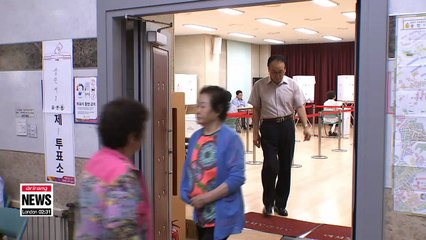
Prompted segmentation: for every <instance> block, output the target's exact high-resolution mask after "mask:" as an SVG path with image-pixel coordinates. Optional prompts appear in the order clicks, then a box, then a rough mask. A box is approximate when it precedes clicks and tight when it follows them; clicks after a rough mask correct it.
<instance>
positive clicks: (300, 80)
mask: <svg viewBox="0 0 426 240" xmlns="http://www.w3.org/2000/svg"><path fill="white" fill-rule="evenodd" d="M293 80H295V81H296V82H297V84H298V85H299V87H300V89H301V90H302V92H303V95H304V97H305V100H306V103H313V102H314V99H315V76H293Z"/></svg>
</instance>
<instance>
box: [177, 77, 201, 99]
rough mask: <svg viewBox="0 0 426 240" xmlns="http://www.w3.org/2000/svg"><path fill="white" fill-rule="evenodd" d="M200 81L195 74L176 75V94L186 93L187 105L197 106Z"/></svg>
mask: <svg viewBox="0 0 426 240" xmlns="http://www.w3.org/2000/svg"><path fill="white" fill-rule="evenodd" d="M197 87H198V79H197V75H195V74H175V86H174V91H175V92H183V93H185V105H195V104H197V95H198V88H197Z"/></svg>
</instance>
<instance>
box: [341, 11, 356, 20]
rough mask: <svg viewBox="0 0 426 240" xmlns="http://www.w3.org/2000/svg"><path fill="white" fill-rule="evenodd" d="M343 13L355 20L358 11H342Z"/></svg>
mask: <svg viewBox="0 0 426 240" xmlns="http://www.w3.org/2000/svg"><path fill="white" fill-rule="evenodd" d="M342 15H344V16H346V17H348V18H350V19H353V20H355V19H356V12H342Z"/></svg>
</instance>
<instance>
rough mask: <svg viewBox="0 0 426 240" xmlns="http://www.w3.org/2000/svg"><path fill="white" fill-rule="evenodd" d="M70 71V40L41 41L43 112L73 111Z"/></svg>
mask: <svg viewBox="0 0 426 240" xmlns="http://www.w3.org/2000/svg"><path fill="white" fill-rule="evenodd" d="M72 71H73V60H72V40H71V39H67V40H54V41H43V112H49V113H72V112H73V104H72V99H73V98H72V93H73V91H72V89H73V86H72V75H73V72H72Z"/></svg>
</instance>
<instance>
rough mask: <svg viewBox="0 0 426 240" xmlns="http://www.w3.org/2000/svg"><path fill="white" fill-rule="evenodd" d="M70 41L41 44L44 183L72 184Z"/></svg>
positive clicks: (72, 131)
mask: <svg viewBox="0 0 426 240" xmlns="http://www.w3.org/2000/svg"><path fill="white" fill-rule="evenodd" d="M72 71H73V61H72V40H71V39H67V40H55V41H44V42H43V112H44V129H45V147H44V148H45V165H46V166H45V167H46V171H45V173H46V181H47V182H54V183H63V184H71V185H75V156H74V116H73V109H74V108H73V107H74V106H73V73H72Z"/></svg>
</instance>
